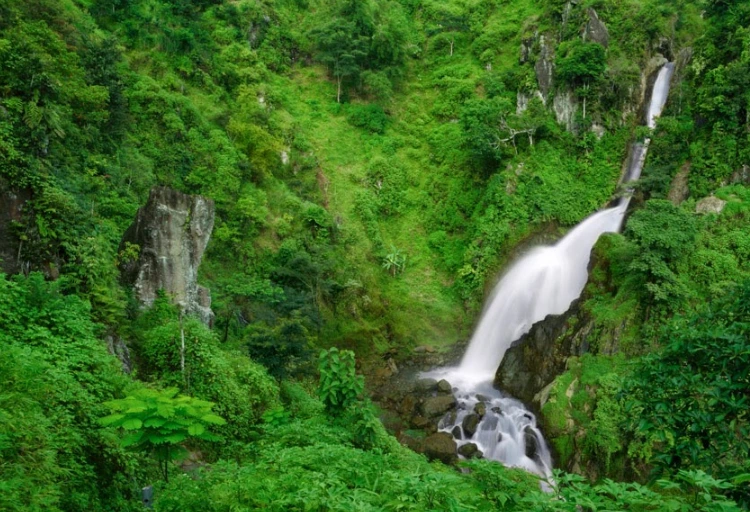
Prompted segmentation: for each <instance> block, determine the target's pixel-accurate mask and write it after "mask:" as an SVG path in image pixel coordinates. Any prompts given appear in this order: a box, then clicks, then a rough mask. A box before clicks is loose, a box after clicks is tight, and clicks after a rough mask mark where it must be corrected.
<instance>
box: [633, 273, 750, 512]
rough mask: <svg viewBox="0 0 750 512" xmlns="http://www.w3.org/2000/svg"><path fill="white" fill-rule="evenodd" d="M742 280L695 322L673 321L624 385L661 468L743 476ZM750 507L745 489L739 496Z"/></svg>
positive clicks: (747, 290)
mask: <svg viewBox="0 0 750 512" xmlns="http://www.w3.org/2000/svg"><path fill="white" fill-rule="evenodd" d="M748 304H750V284H749V283H748V282H745V283H744V284H742V285H738V286H737V287H736V288H735V289H733V290H731V291H729V292H728V293H727V294H726V296H725V297H722V298H720V299H717V300H716V301H714V302H712V303H711V304H710V305H709V306H708V307H707V308H705V309H704V310H703V311H701V312H700V313H699V314H698V315H696V316H694V317H688V318H685V317H676V318H675V319H674V320H673V321H671V322H670V323H669V324H668V325H667V326H665V327H664V329H663V330H662V331H661V333H660V335H659V341H660V343H661V345H662V347H663V348H662V350H660V351H658V352H656V353H654V354H651V355H649V356H647V357H646V358H645V359H644V360H643V361H642V362H641V363H640V365H639V367H640V368H639V371H638V372H637V373H635V374H633V376H632V377H631V379H630V380H629V383H628V397H629V415H630V416H631V417H632V418H633V427H634V429H635V432H636V434H637V440H638V443H639V446H640V447H639V448H638V450H640V451H641V453H647V454H649V455H651V454H653V455H652V458H651V460H652V461H653V462H654V463H655V464H656V465H657V466H658V467H659V468H660V469H661V470H662V471H665V472H668V473H674V472H676V471H677V470H679V469H681V468H698V469H702V470H705V471H708V472H709V473H710V474H713V475H716V476H718V477H720V478H725V479H731V478H733V477H735V476H736V475H738V474H742V473H745V472H747V463H746V457H745V454H746V452H747V449H748V439H750V421H749V418H748V408H747V404H746V402H747V393H748V389H749V386H750V382H749V381H748V377H747V376H748V375H749V374H750V372H749V371H748V370H749V366H748V365H750V360H749V359H748V355H747V354H748V340H749V339H750V338H749V337H748V325H750V323H748V318H750V317H748V315H749V314H750V310H749V309H748ZM740 496H741V499H742V501H743V502H745V503H747V502H748V495H747V492H746V490H745V492H744V493H741V494H740Z"/></svg>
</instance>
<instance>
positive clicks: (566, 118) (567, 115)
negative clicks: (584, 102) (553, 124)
mask: <svg viewBox="0 0 750 512" xmlns="http://www.w3.org/2000/svg"><path fill="white" fill-rule="evenodd" d="M552 108H553V109H554V111H555V118H556V119H557V122H558V123H560V124H563V125H565V129H566V130H568V131H572V130H573V125H574V121H575V118H576V111H577V110H578V102H577V101H576V97H575V94H573V91H571V90H570V89H568V90H565V91H557V93H556V94H555V99H554V101H553V102H552Z"/></svg>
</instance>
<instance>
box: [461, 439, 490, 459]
mask: <svg viewBox="0 0 750 512" xmlns="http://www.w3.org/2000/svg"><path fill="white" fill-rule="evenodd" d="M458 454H459V455H461V456H462V457H465V458H467V459H481V458H482V457H483V456H484V454H483V453H482V452H481V451H480V450H479V447H478V446H477V445H476V444H474V443H466V444H464V445H461V446H459V447H458Z"/></svg>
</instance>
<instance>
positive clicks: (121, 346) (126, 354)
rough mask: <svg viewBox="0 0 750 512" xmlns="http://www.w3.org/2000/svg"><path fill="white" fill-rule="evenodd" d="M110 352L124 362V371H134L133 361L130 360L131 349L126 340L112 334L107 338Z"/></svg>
mask: <svg viewBox="0 0 750 512" xmlns="http://www.w3.org/2000/svg"><path fill="white" fill-rule="evenodd" d="M105 341H106V342H107V349H108V350H109V353H110V354H112V355H113V356H116V357H117V359H119V360H120V363H121V364H122V371H123V372H125V373H128V374H129V373H130V372H132V371H133V363H132V362H131V361H130V350H129V349H128V346H127V345H126V344H125V342H124V341H123V340H122V338H120V337H119V336H117V335H114V334H110V335H109V336H107V337H106V338H105Z"/></svg>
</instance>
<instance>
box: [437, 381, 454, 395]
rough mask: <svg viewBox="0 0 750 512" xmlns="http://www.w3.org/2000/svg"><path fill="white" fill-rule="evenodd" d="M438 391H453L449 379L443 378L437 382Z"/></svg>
mask: <svg viewBox="0 0 750 512" xmlns="http://www.w3.org/2000/svg"><path fill="white" fill-rule="evenodd" d="M437 390H438V393H453V386H451V383H450V382H448V381H447V380H445V379H443V380H441V381H440V382H438V383H437Z"/></svg>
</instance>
